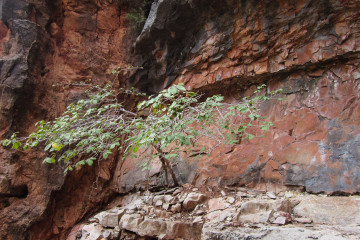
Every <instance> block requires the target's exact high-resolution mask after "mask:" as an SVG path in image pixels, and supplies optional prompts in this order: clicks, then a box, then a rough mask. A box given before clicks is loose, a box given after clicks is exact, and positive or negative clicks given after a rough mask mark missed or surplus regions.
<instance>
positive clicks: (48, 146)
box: [44, 143, 51, 152]
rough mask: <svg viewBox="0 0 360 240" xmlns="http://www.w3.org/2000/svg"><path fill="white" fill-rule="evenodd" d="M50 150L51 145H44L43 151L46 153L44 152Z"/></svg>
mask: <svg viewBox="0 0 360 240" xmlns="http://www.w3.org/2000/svg"><path fill="white" fill-rule="evenodd" d="M50 148H51V143H49V144H48V145H46V147H45V149H44V151H45V152H46V151H48V150H49V149H50Z"/></svg>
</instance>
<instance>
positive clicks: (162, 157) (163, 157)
mask: <svg viewBox="0 0 360 240" xmlns="http://www.w3.org/2000/svg"><path fill="white" fill-rule="evenodd" d="M154 148H155V149H156V151H158V153H160V156H159V158H160V161H161V163H162V165H163V168H164V165H165V169H164V171H165V176H166V178H167V171H166V167H167V168H168V169H169V172H170V174H171V177H172V179H173V181H174V185H175V186H179V182H178V180H177V178H176V175H175V173H174V171H173V169H172V168H171V166H170V162H169V160H167V159H166V158H165V156H164V152H163V151H162V150H161V148H160V147H159V146H154Z"/></svg>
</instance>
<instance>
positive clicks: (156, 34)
mask: <svg viewBox="0 0 360 240" xmlns="http://www.w3.org/2000/svg"><path fill="white" fill-rule="evenodd" d="M118 2H127V1H111V0H106V1H105V0H101V1H95V0H89V1H77V0H58V1H42V0H39V1H26V0H22V1H14V0H4V1H3V2H2V3H1V4H0V8H1V10H0V18H1V21H0V70H1V72H0V99H1V100H0V135H1V136H4V137H5V136H8V135H9V134H10V133H11V132H12V131H18V130H20V131H21V132H23V133H26V132H30V131H32V130H33V129H34V127H33V124H34V122H36V121H37V120H40V119H53V118H54V117H56V116H58V115H59V114H60V113H61V112H62V111H63V110H64V108H65V106H66V105H67V104H68V103H70V102H72V101H75V100H76V99H78V98H80V97H81V96H82V92H83V91H84V89H82V88H79V87H68V88H65V89H63V88H62V87H57V88H53V87H52V85H54V84H55V85H57V84H60V85H61V86H66V85H67V84H68V83H80V82H81V81H84V80H86V79H89V78H92V79H93V82H94V83H95V84H98V83H104V82H107V81H113V76H110V75H109V74H108V73H109V70H110V69H112V68H113V67H115V66H120V67H123V66H126V65H127V63H128V61H129V57H130V54H129V49H130V46H133V43H135V45H134V50H135V53H136V54H137V58H136V59H137V60H136V61H135V62H134V63H133V65H135V66H143V67H144V68H143V69H141V70H139V71H138V72H137V73H135V74H134V75H132V77H131V79H130V80H129V84H130V85H135V86H138V87H139V88H141V89H142V90H146V91H148V92H154V91H157V90H159V89H162V88H164V87H166V86H168V85H170V84H172V83H180V82H182V83H185V84H186V87H188V88H189V89H195V90H199V91H204V92H206V93H207V94H212V93H220V94H223V95H225V96H226V99H228V101H238V100H240V99H241V98H242V96H244V95H246V94H249V93H250V92H251V89H253V88H254V86H255V85H257V84H260V83H266V84H267V85H268V87H267V88H268V90H274V89H277V88H283V89H284V92H283V94H284V98H285V99H286V101H272V102H269V103H267V104H265V105H263V106H262V111H263V114H264V115H265V116H268V117H269V119H270V120H271V121H273V123H274V128H273V129H272V130H271V131H270V132H269V133H267V134H266V137H265V138H255V139H253V140H251V141H243V142H242V143H241V144H239V145H236V146H231V147H229V146H224V147H221V148H219V149H218V150H217V151H215V152H214V153H213V154H212V155H211V156H210V157H204V158H202V159H200V160H194V159H182V160H183V161H181V164H178V165H177V166H176V167H175V171H176V172H177V173H179V178H180V179H181V182H182V183H194V184H196V185H209V186H219V185H220V186H228V185H244V186H247V187H256V188H267V189H272V190H275V191H276V190H279V189H283V188H286V187H288V186H300V187H302V188H305V189H306V190H307V191H310V192H327V193H355V192H359V191H360V177H359V176H360V151H359V145H360V144H359V143H360V128H359V125H360V122H359V119H360V106H359V94H360V91H359V90H360V86H359V78H360V70H359V65H360V61H359V51H360V45H359V43H360V35H359V31H358V29H359V27H360V18H359V14H358V11H359V10H358V8H359V5H360V1H359V0H352V1H350V0H347V1H345V0H330V1H325V0H319V1H305V0H303V1H295V0H293V1H285V0H262V1H235V0H228V1H212V3H209V1H205V0H193V1H180V0H176V1H161V2H160V3H159V2H156V3H157V4H158V5H157V8H156V4H155V5H154V8H153V11H152V13H151V14H150V17H149V19H148V23H147V24H146V25H145V28H144V31H143V32H142V33H141V35H140V36H139V38H138V39H137V40H136V42H135V41H134V38H133V36H132V34H131V33H130V32H129V30H128V29H129V28H127V27H126V21H125V15H126V10H127V8H125V7H119V6H118ZM157 9H158V10H159V11H156V10H157ZM126 77H127V74H126V73H125V74H124V79H126ZM116 80H118V79H116ZM120 82H121V81H120ZM121 84H124V85H125V81H122V82H121ZM42 158H43V155H42V153H41V152H31V153H14V152H12V151H8V150H5V149H3V148H1V149H0V238H4V239H25V238H30V239H64V238H65V236H66V234H67V232H68V231H69V230H70V228H71V227H72V226H73V225H74V224H75V223H76V222H77V221H79V220H80V219H82V218H84V216H86V215H88V214H89V212H92V211H96V209H98V208H100V207H101V206H102V204H103V203H105V202H106V201H107V200H108V199H109V198H110V197H111V196H112V195H113V194H114V192H119V193H126V192H128V191H130V190H133V189H138V188H143V187H144V188H145V187H147V185H148V184H149V181H147V180H146V175H144V174H145V173H144V172H142V171H141V170H139V169H138V167H137V165H136V164H135V161H134V160H129V159H127V160H126V161H125V162H124V163H123V162H121V161H118V159H117V158H114V159H109V161H103V162H100V163H99V165H97V166H95V167H94V168H92V169H90V168H86V169H85V168H84V169H82V170H81V171H79V172H78V173H76V174H75V175H71V176H70V177H69V176H68V177H66V178H65V177H64V176H63V174H62V169H61V166H52V167H49V166H43V165H42V164H41V161H42ZM116 164H117V166H116V167H115V165H116ZM151 175H152V176H153V178H152V179H151V181H152V180H154V179H155V180H154V181H152V184H154V185H159V184H161V181H162V179H161V175H160V174H159V168H153V172H151ZM159 176H160V177H159ZM92 186H94V187H92Z"/></svg>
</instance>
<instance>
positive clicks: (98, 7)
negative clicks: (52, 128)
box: [0, 0, 134, 239]
mask: <svg viewBox="0 0 360 240" xmlns="http://www.w3.org/2000/svg"><path fill="white" fill-rule="evenodd" d="M127 8H128V7H126V6H120V5H119V2H118V1H95V0H94V1H92V0H90V1H76V0H74V1H73V0H64V1H62V0H58V1H42V0H29V1H27V0H19V1H14V0H6V1H2V2H1V4H0V13H1V14H0V17H1V22H0V46H1V47H0V69H1V73H0V135H1V137H2V138H4V137H9V136H10V135H11V134H12V133H13V132H14V131H19V132H20V133H21V134H23V135H25V134H26V133H28V132H30V131H33V130H34V123H35V122H36V121H38V120H40V119H46V120H50V119H53V118H54V117H56V116H59V114H60V113H61V112H62V111H63V110H64V108H65V106H66V105H67V104H69V103H70V102H72V101H75V100H76V99H78V98H80V97H81V96H82V93H83V91H84V90H85V88H84V87H79V86H76V84H79V83H81V82H82V81H84V80H86V79H89V78H92V82H93V84H105V83H107V82H110V81H111V82H115V84H118V79H117V78H114V76H113V75H110V74H109V71H110V70H111V69H112V68H113V67H115V66H120V67H124V66H126V65H127V59H129V57H128V56H129V54H128V52H129V50H130V48H129V47H128V46H131V42H132V39H133V38H134V36H133V33H132V32H131V31H129V28H128V27H127V23H125V12H126V9H127ZM69 84H72V86H69ZM43 158H44V154H43V153H42V151H41V149H39V150H34V151H31V152H16V151H13V150H9V149H3V148H2V147H0V166H1V167H0V238H1V239H58V238H61V237H64V235H65V234H66V232H67V231H68V230H69V229H70V228H71V227H72V226H73V225H74V224H75V223H76V222H77V221H79V219H81V218H83V217H84V215H86V214H88V213H89V212H91V211H95V210H96V209H98V208H100V207H101V206H102V204H103V203H104V202H106V201H107V200H108V199H109V197H110V196H111V195H112V194H113V191H112V190H111V188H110V187H109V182H110V179H111V176H112V173H113V171H114V169H115V159H116V157H114V158H112V159H109V160H108V161H103V162H101V164H98V165H96V166H95V167H94V168H85V169H82V171H79V172H78V173H77V174H74V175H71V176H67V177H66V178H65V177H64V174H63V169H62V168H63V167H62V166H61V164H59V165H54V166H49V165H43V164H42V160H43Z"/></svg>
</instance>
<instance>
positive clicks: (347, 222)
mask: <svg viewBox="0 0 360 240" xmlns="http://www.w3.org/2000/svg"><path fill="white" fill-rule="evenodd" d="M180 190H181V191H180V192H179V191H178V192H177V193H176V194H173V196H172V202H171V205H172V206H175V205H182V206H183V208H182V209H183V211H181V212H180V213H173V212H170V211H167V214H164V212H163V206H164V205H166V204H169V203H166V202H165V201H164V202H163V203H162V204H158V203H159V198H169V197H168V196H169V195H166V194H165V195H164V193H162V194H161V193H160V194H159V193H150V192H144V193H141V194H134V195H130V196H128V197H126V198H130V199H133V201H135V202H142V203H145V202H147V203H146V204H143V205H142V207H141V208H138V209H137V210H135V211H134V210H133V209H134V208H133V207H132V203H131V202H128V201H126V199H123V201H119V200H114V203H119V202H122V204H121V206H118V207H114V208H112V209H109V210H107V211H104V212H100V213H99V214H97V215H96V216H94V217H93V218H92V219H94V218H97V216H106V215H108V214H109V213H112V212H118V211H119V210H120V209H121V210H122V211H124V212H126V213H125V214H124V215H122V216H120V220H119V222H118V225H117V226H115V227H111V228H108V227H107V226H108V225H107V223H105V224H102V223H101V221H100V222H99V223H100V224H97V223H90V224H87V225H83V224H80V225H79V227H78V226H76V227H74V230H73V231H72V234H73V235H74V233H75V231H76V232H77V236H78V237H77V239H83V240H85V239H114V238H112V237H113V236H119V235H120V239H148V238H156V239H189V240H190V239H204V240H205V239H279V240H287V239H294V240H295V239H323V240H325V239H334V240H335V239H339V240H340V239H358V236H359V234H360V225H359V223H358V219H356V217H351V216H358V215H359V214H358V213H357V211H358V209H359V206H358V205H359V201H358V200H359V196H353V197H351V198H342V200H343V204H344V205H348V210H347V211H344V212H343V213H342V214H338V215H337V221H334V217H335V216H334V210H333V209H332V208H334V207H335V206H336V205H337V203H338V202H339V200H338V198H339V197H326V196H316V195H309V194H306V193H297V194H293V195H292V197H286V196H285V194H284V196H282V197H281V196H276V198H277V199H276V200H274V199H271V198H269V197H268V196H267V195H268V193H267V192H257V193H256V194H255V195H252V194H248V193H247V192H246V191H243V190H244V189H236V188H233V189H231V190H230V191H229V189H227V190H226V195H227V196H228V197H233V198H234V199H235V201H234V202H233V203H232V204H229V205H226V206H227V207H226V208H221V209H220V208H218V207H214V206H219V204H218V203H225V202H228V201H227V200H226V198H228V197H224V196H222V195H221V189H214V190H215V191H214V190H212V191H206V190H202V191H200V192H199V191H196V192H193V191H191V189H189V188H181V189H180ZM224 190H225V189H224ZM189 191H190V192H189ZM239 191H240V192H242V193H243V195H242V197H239V196H238V194H237V192H239ZM199 194H203V196H206V198H207V199H208V200H207V201H205V202H203V204H201V206H200V205H198V206H197V207H196V208H195V209H194V210H190V211H189V210H188V209H186V207H184V206H185V204H186V203H185V202H183V201H182V198H183V197H182V196H183V195H187V196H189V195H199ZM288 194H289V192H288ZM274 195H275V194H274ZM149 199H151V200H153V201H148V200H149ZM215 203H217V204H215ZM321 203H322V204H323V205H324V206H326V205H327V204H328V203H331V204H330V206H328V207H323V208H320V210H319V211H318V212H317V211H312V210H313V207H316V206H319V205H320V204H321ZM350 203H351V204H350ZM199 206H200V207H199ZM308 206H310V207H309V208H307V207H308ZM350 209H352V210H353V212H354V214H352V213H351V211H350ZM309 212H312V213H313V215H312V217H313V220H314V222H312V220H311V219H309V218H304V217H303V218H300V217H299V216H300V215H306V213H309ZM350 215H351V216H350ZM164 216H165V217H164ZM293 219H294V221H293ZM295 219H298V221H295ZM300 219H302V220H300ZM318 219H321V221H319V220H318ZM73 235H69V238H68V239H69V240H70V239H72V238H71V236H73Z"/></svg>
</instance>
